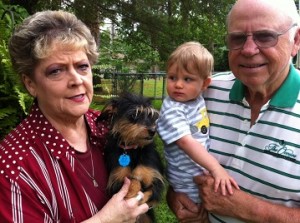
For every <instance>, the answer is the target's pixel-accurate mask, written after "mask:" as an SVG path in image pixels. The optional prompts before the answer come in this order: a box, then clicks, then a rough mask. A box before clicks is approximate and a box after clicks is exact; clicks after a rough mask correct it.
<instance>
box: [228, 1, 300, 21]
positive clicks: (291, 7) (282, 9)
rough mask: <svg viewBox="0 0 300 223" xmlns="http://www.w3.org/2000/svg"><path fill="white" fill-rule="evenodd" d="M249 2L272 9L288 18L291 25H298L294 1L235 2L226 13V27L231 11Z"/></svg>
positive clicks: (298, 17) (298, 18) (297, 14)
mask: <svg viewBox="0 0 300 223" xmlns="http://www.w3.org/2000/svg"><path fill="white" fill-rule="evenodd" d="M247 1H248V2H249V1H250V2H251V4H253V5H255V4H258V5H265V6H267V7H268V8H270V10H271V9H273V10H275V11H277V12H278V13H281V14H282V15H284V16H286V17H287V18H290V19H291V21H292V23H296V24H298V25H300V16H299V13H298V11H297V7H296V4H295V2H294V0H237V1H236V2H235V4H234V5H233V7H232V9H231V10H230V12H229V13H228V16H227V25H228V22H229V19H230V14H231V12H232V10H233V9H234V8H235V6H236V5H239V4H242V3H243V2H247Z"/></svg>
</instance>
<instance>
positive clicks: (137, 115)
mask: <svg viewBox="0 0 300 223" xmlns="http://www.w3.org/2000/svg"><path fill="white" fill-rule="evenodd" d="M139 115H140V114H139V113H137V114H132V115H131V116H130V118H131V120H133V121H135V120H137V119H138V118H139Z"/></svg>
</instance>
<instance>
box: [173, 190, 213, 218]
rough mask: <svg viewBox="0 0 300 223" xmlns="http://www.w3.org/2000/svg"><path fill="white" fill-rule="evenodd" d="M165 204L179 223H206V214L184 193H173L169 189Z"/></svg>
mask: <svg viewBox="0 0 300 223" xmlns="http://www.w3.org/2000/svg"><path fill="white" fill-rule="evenodd" d="M167 202H168V205H169V207H170V209H171V210H172V211H173V213H174V214H175V216H176V218H177V219H178V221H179V222H180V223H196V222H197V223H199V222H202V223H206V222H208V218H207V212H206V211H205V210H204V209H203V208H202V207H201V206H198V205H196V204H195V203H194V202H193V201H192V200H191V199H189V198H188V197H187V195H186V194H184V193H180V192H175V191H174V190H173V189H172V188H171V187H169V189H168V193H167Z"/></svg>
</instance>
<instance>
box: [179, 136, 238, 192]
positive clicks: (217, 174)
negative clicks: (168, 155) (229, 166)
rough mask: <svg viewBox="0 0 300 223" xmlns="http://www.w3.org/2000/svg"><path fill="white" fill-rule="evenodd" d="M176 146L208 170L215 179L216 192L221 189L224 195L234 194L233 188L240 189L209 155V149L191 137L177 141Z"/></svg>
mask: <svg viewBox="0 0 300 223" xmlns="http://www.w3.org/2000/svg"><path fill="white" fill-rule="evenodd" d="M176 144H177V145H178V146H179V147H180V148H181V149H182V150H183V151H184V152H185V153H186V154H187V155H188V156H189V157H190V158H191V159H192V160H194V161H195V162H196V163H198V164H199V165H201V166H202V167H204V168H205V169H207V170H208V171H209V172H210V173H211V174H212V176H213V177H214V179H215V182H214V189H215V191H217V190H218V188H219V187H221V190H222V194H223V195H226V189H227V191H228V192H229V194H233V190H232V186H234V187H235V188H236V189H239V186H238V184H237V183H236V182H235V180H234V179H233V178H232V177H231V176H230V175H229V174H228V173H227V171H226V170H225V169H224V168H223V167H222V166H221V165H220V164H219V162H218V161H217V160H216V159H215V158H214V157H213V156H212V155H211V154H209V153H208V151H207V149H206V148H205V147H204V146H203V145H202V144H201V143H200V142H198V141H197V140H195V139H194V138H193V137H192V136H191V135H186V136H184V137H182V138H180V139H178V140H177V141H176Z"/></svg>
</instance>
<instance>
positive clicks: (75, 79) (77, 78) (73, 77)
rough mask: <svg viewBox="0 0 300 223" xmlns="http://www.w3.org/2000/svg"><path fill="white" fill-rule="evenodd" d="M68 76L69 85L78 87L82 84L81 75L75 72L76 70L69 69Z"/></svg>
mask: <svg viewBox="0 0 300 223" xmlns="http://www.w3.org/2000/svg"><path fill="white" fill-rule="evenodd" d="M69 74H70V80H69V83H70V85H80V84H82V83H83V79H82V75H81V74H80V73H78V72H77V70H76V69H73V68H72V69H70V71H69Z"/></svg>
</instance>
